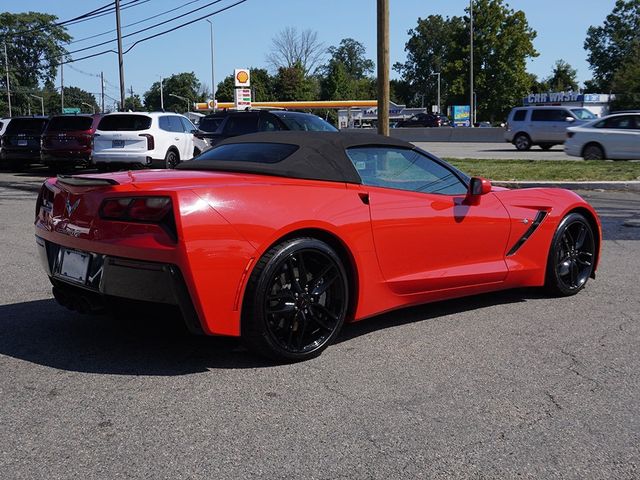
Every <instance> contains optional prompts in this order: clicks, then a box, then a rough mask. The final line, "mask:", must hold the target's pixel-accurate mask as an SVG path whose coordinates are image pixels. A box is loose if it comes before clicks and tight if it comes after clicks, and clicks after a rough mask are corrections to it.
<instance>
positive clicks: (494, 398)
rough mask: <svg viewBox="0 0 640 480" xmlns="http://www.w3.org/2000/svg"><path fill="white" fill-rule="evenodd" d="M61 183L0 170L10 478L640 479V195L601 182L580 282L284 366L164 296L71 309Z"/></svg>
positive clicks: (419, 313) (408, 326)
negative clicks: (43, 188) (590, 270)
mask: <svg viewBox="0 0 640 480" xmlns="http://www.w3.org/2000/svg"><path fill="white" fill-rule="evenodd" d="M434 153H435V152H434ZM443 156H446V155H443ZM34 173H35V175H34ZM41 180H42V176H40V175H38V172H37V171H35V172H32V173H31V174H22V175H20V174H9V173H0V225H2V227H1V228H0V242H1V244H2V254H1V256H0V271H2V275H0V431H2V436H1V443H0V472H2V473H0V476H1V477H2V478H7V479H33V478H48V479H54V478H65V479H66V478H109V479H111V478H134V477H135V478H140V477H144V478H230V479H231V478H232V479H240V478H291V479H294V478H295V479H297V478H314V479H315V478H317V479H337V478H349V479H354V478H363V479H364V478H366V479H377V478H380V479H388V478H411V479H413V478H516V477H518V478H575V479H584V478H616V479H633V478H638V477H639V476H640V417H639V413H638V412H639V410H638V406H639V405H640V374H639V373H638V372H640V356H639V355H638V352H639V351H640V341H639V339H640V325H639V323H640V313H639V312H640V285H639V282H638V272H639V271H640V228H638V227H637V226H636V225H638V224H639V223H640V194H637V193H629V192H626V193H623V192H597V191H591V192H583V194H584V196H585V197H586V198H587V199H588V200H589V201H590V202H592V204H593V205H594V206H595V207H596V209H597V210H598V211H599V213H600V215H601V216H602V221H603V224H604V238H605V241H604V246H603V259H602V262H601V267H600V269H599V271H598V277H597V279H596V280H595V281H591V282H590V283H589V284H588V286H587V288H586V289H585V290H584V291H583V292H581V293H580V294H578V295H577V296H575V297H571V298H565V299H551V298H547V297H545V296H544V295H542V294H541V293H540V292H539V291H537V290H517V291H510V292H504V293H497V294H491V295H483V296H478V297H473V298H470V299H465V300H455V301H449V302H442V303H438V304H432V305H427V306H422V307H417V308H411V309H405V310H401V311H397V312H393V313H389V314H386V315H382V316H379V317H376V318H374V319H370V320H368V321H365V322H361V323H359V324H356V325H349V326H347V327H346V328H345V329H344V331H343V334H342V336H341V338H340V339H339V341H338V343H337V344H336V345H334V346H332V347H330V348H329V349H328V350H327V351H326V352H325V353H323V355H322V356H321V357H319V358H317V359H315V360H312V361H309V362H305V363H300V364H295V365H273V364H270V363H267V362H264V361H262V360H261V359H259V358H256V357H252V356H250V355H249V354H248V353H247V352H246V351H244V350H243V349H242V348H241V347H240V346H239V344H238V342H236V341H234V340H228V339H215V338H197V337H191V336H188V335H187V334H186V333H184V331H183V330H182V328H181V325H180V324H179V323H178V322H176V321H175V319H172V318H170V317H168V318H167V317H165V316H162V315H158V313H156V312H153V313H150V314H141V315H137V316H131V315H129V316H126V315H125V316H121V317H117V318H111V317H106V316H99V317H87V316H82V315H79V314H76V313H71V312H68V311H66V310H65V309H63V308H62V307H59V306H58V305H57V304H56V303H55V302H54V301H53V300H52V298H51V295H50V289H49V283H48V281H47V279H46V278H45V276H44V274H43V273H42V272H41V270H40V267H39V265H38V262H37V259H36V257H35V255H34V253H35V249H34V245H33V242H34V241H33V227H32V218H33V208H34V203H35V198H36V192H35V190H36V189H37V186H38V184H39V182H40V181H41Z"/></svg>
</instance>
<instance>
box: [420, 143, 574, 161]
mask: <svg viewBox="0 0 640 480" xmlns="http://www.w3.org/2000/svg"><path fill="white" fill-rule="evenodd" d="M413 143H414V144H415V145H417V146H418V147H420V148H422V149H424V150H426V151H427V152H430V153H433V154H434V155H436V156H438V157H441V158H478V159H498V160H510V159H516V160H581V159H580V158H578V157H570V156H569V155H565V153H564V150H563V147H562V145H556V146H555V147H553V148H552V149H551V150H549V151H546V152H545V151H544V150H542V149H541V148H540V147H532V148H531V150H529V151H527V152H519V151H518V150H516V148H515V147H514V146H513V145H511V144H509V143H506V142H504V143H452V142H413Z"/></svg>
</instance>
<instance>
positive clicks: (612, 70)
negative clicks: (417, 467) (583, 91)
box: [584, 0, 640, 92]
mask: <svg viewBox="0 0 640 480" xmlns="http://www.w3.org/2000/svg"><path fill="white" fill-rule="evenodd" d="M639 43H640V0H617V1H616V5H615V7H614V8H613V11H612V12H611V13H610V14H609V15H607V18H606V19H605V21H604V24H603V25H602V26H599V27H595V26H591V27H589V29H588V30H587V38H586V40H585V42H584V48H585V50H587V51H588V52H589V53H588V56H587V60H588V62H589V65H590V66H591V70H592V71H593V82H591V83H590V85H589V86H590V87H592V88H597V89H599V90H600V91H602V92H608V91H610V90H611V89H612V86H613V80H614V77H615V76H616V73H617V72H618V70H619V69H621V68H622V69H624V68H627V67H626V63H627V62H629V61H631V62H633V55H634V53H633V52H634V49H635V48H637V47H636V46H637V45H638V44H639Z"/></svg>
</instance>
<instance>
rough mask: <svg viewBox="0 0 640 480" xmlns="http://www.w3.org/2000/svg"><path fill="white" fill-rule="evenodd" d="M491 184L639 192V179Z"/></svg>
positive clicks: (496, 182)
mask: <svg viewBox="0 0 640 480" xmlns="http://www.w3.org/2000/svg"><path fill="white" fill-rule="evenodd" d="M491 183H492V184H493V185H498V186H500V187H508V188H536V187H554V188H566V189H568V190H618V191H625V192H640V181H634V180H632V181H622V182H554V181H522V182H520V181H516V182H503V181H498V180H496V181H495V182H494V181H492V182H491Z"/></svg>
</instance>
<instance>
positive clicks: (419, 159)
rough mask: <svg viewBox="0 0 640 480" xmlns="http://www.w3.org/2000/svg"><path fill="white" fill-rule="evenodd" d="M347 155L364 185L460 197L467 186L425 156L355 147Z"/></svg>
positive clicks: (412, 152)
mask: <svg viewBox="0 0 640 480" xmlns="http://www.w3.org/2000/svg"><path fill="white" fill-rule="evenodd" d="M347 155H348V157H349V159H350V160H351V162H352V163H353V166H354V167H355V168H356V170H357V171H358V174H359V175H360V178H362V183H364V184H365V185H371V186H377V187H385V188H394V189H398V190H409V191H412V192H423V193H438V194H443V195H464V194H466V193H467V186H466V185H465V184H464V183H463V182H462V180H461V179H460V178H458V176H457V175H456V174H455V173H454V172H453V171H452V170H449V169H448V168H446V167H445V166H443V165H440V164H439V163H437V162H435V161H434V160H432V159H430V158H429V157H427V156H425V155H423V154H421V153H419V152H417V151H415V150H409V149H404V148H392V147H358V148H350V149H348V150H347Z"/></svg>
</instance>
